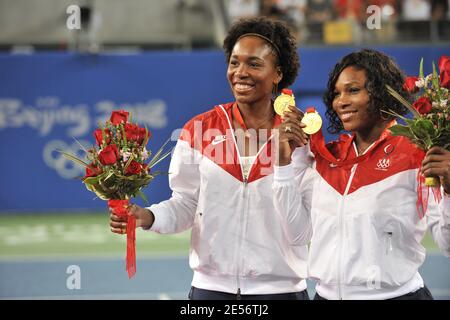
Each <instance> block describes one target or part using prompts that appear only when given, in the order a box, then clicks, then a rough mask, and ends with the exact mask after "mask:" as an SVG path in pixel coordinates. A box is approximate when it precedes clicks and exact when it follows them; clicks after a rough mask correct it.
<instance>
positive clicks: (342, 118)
mask: <svg viewBox="0 0 450 320" xmlns="http://www.w3.org/2000/svg"><path fill="white" fill-rule="evenodd" d="M355 113H356V111H350V112H345V113H341V120H347V119H349V118H350V117H351V116H353V115H354V114H355Z"/></svg>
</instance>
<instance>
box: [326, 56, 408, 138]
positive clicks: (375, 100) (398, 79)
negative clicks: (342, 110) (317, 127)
mask: <svg viewBox="0 0 450 320" xmlns="http://www.w3.org/2000/svg"><path fill="white" fill-rule="evenodd" d="M347 67H354V68H356V69H358V70H364V71H365V74H366V78H367V80H366V84H365V88H366V90H367V91H368V93H369V99H370V100H369V107H368V110H369V112H372V113H373V114H380V115H381V116H382V117H383V118H388V117H389V118H393V117H392V116H388V114H386V113H383V112H382V111H383V110H385V111H389V109H390V110H392V111H394V112H396V113H398V114H400V115H405V114H406V113H408V109H407V108H406V107H405V106H403V105H402V104H401V103H400V102H398V101H397V100H396V99H395V98H394V97H392V96H391V95H390V94H389V92H388V91H387V89H386V84H388V85H389V86H391V87H392V88H393V89H394V90H395V91H397V92H398V93H399V94H401V95H402V96H403V97H404V98H405V99H407V100H409V99H410V95H409V94H408V92H407V91H405V90H404V89H403V82H404V79H405V75H404V73H403V72H402V71H401V70H400V68H399V67H398V65H397V64H396V63H395V62H394V61H393V59H392V58H390V57H389V56H387V55H385V54H384V53H382V52H379V51H376V50H372V49H362V50H361V51H358V52H352V53H350V54H348V55H346V56H345V57H344V58H342V60H341V61H339V62H338V63H337V64H336V65H335V66H334V69H333V71H332V72H331V73H330V75H329V77H328V84H327V89H326V91H325V93H324V94H323V101H324V103H325V105H326V106H327V111H326V117H327V119H328V121H329V125H328V128H327V130H328V132H329V133H339V132H341V131H343V130H344V126H343V124H342V122H341V120H339V117H338V115H337V113H336V112H335V111H334V110H333V100H334V89H335V85H336V81H337V79H338V77H339V75H340V74H341V72H342V71H343V70H344V69H345V68H347Z"/></svg>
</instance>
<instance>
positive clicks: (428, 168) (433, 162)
mask: <svg viewBox="0 0 450 320" xmlns="http://www.w3.org/2000/svg"><path fill="white" fill-rule="evenodd" d="M422 173H423V175H424V176H425V177H432V176H434V177H440V178H441V184H442V186H443V187H444V190H445V192H446V193H447V194H450V151H448V150H446V149H444V148H441V147H432V148H431V149H430V150H428V152H427V153H426V155H425V158H424V159H423V161H422Z"/></svg>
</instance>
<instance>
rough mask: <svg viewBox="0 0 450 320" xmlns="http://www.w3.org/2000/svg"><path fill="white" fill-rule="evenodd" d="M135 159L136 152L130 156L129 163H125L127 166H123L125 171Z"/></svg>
mask: <svg viewBox="0 0 450 320" xmlns="http://www.w3.org/2000/svg"><path fill="white" fill-rule="evenodd" d="M133 159H134V154H133V153H132V154H131V155H130V157H129V158H128V161H127V163H126V164H125V167H123V172H125V171H127V169H128V166H129V165H130V163H131V161H133Z"/></svg>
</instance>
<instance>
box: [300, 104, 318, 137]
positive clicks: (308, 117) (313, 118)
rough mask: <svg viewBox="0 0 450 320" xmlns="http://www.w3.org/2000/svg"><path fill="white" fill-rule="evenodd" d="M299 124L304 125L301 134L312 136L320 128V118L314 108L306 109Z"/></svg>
mask: <svg viewBox="0 0 450 320" xmlns="http://www.w3.org/2000/svg"><path fill="white" fill-rule="evenodd" d="M301 122H302V123H304V124H305V125H306V127H305V128H303V132H305V133H307V134H314V133H316V132H317V131H319V130H320V128H321V127H322V118H321V117H320V115H319V113H318V112H317V111H316V109H315V108H314V107H309V108H308V109H306V113H305V115H304V116H303V119H302V121H301Z"/></svg>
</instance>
